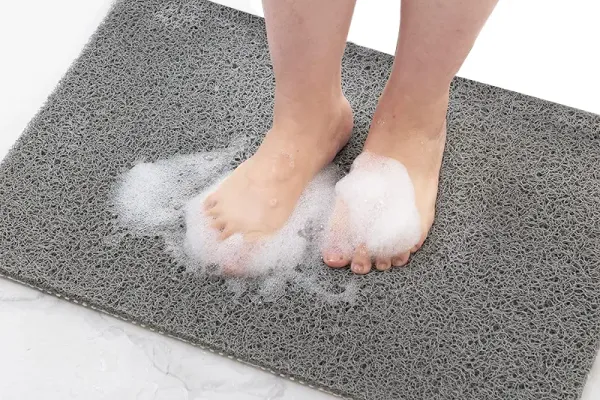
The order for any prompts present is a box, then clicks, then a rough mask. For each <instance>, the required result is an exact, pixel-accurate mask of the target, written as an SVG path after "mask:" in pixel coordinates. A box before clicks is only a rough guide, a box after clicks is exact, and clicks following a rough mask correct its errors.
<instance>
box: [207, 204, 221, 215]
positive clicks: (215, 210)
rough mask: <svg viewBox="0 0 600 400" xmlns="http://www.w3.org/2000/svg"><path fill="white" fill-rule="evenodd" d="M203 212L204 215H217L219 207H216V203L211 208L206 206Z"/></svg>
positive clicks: (219, 212)
mask: <svg viewBox="0 0 600 400" xmlns="http://www.w3.org/2000/svg"><path fill="white" fill-rule="evenodd" d="M204 213H205V214H206V215H208V216H209V217H213V218H214V217H218V216H219V214H221V210H220V208H219V207H217V206H216V205H215V206H213V207H211V208H207V209H205V210H204Z"/></svg>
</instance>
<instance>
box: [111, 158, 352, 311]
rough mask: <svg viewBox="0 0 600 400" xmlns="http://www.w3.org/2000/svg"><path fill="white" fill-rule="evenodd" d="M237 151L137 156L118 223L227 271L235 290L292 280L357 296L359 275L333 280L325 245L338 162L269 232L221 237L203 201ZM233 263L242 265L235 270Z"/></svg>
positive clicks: (331, 296) (187, 261) (334, 297)
mask: <svg viewBox="0 0 600 400" xmlns="http://www.w3.org/2000/svg"><path fill="white" fill-rule="evenodd" d="M235 153H236V151H235V150H225V151H220V152H208V153H198V154H190V155H180V156H175V157H173V158H170V159H166V160H159V161H156V162H140V163H138V164H137V165H135V166H134V167H133V168H132V169H131V170H129V171H128V172H126V173H125V174H123V176H122V177H121V178H120V179H119V181H118V183H117V185H116V186H115V189H114V191H113V196H112V201H111V206H112V208H113V210H114V212H115V214H116V215H117V219H116V223H117V226H118V227H120V228H124V229H125V230H126V231H127V232H133V233H134V234H136V235H140V236H146V237H156V236H158V237H161V238H162V239H163V240H164V241H165V244H166V247H165V248H166V250H167V251H168V252H169V253H170V254H171V256H172V257H173V259H174V260H175V261H176V262H177V263H178V264H180V265H183V266H184V267H185V268H186V270H187V271H188V272H193V273H200V274H205V275H206V274H216V275H222V276H223V277H224V278H225V279H226V282H227V286H228V287H229V288H230V290H232V292H234V293H235V294H236V295H239V294H241V293H244V292H245V291H247V290H250V288H256V292H257V295H259V296H261V297H262V298H263V299H267V300H268V299H275V298H277V297H278V296H281V295H282V294H283V292H284V290H285V288H286V287H287V286H289V285H288V284H292V286H293V287H295V288H301V289H302V290H306V291H309V292H311V293H313V294H315V295H318V296H319V297H321V298H323V299H325V300H326V301H330V302H336V301H346V302H351V301H352V300H353V299H354V297H355V296H356V284H355V282H354V278H350V279H349V280H348V281H347V282H346V283H344V284H342V285H341V287H340V285H339V284H335V283H333V281H328V278H327V272H328V271H327V269H326V268H325V267H324V266H323V264H322V262H321V259H320V251H319V247H320V246H319V243H320V242H321V241H322V236H323V234H324V223H325V222H326V221H327V219H328V217H329V215H330V214H331V210H332V204H333V199H334V195H335V193H334V187H335V182H336V181H337V179H338V178H339V176H340V174H339V170H338V169H337V168H336V167H334V166H329V167H327V168H325V169H324V170H323V171H322V172H321V173H319V174H318V175H317V176H316V177H315V178H314V179H313V180H312V182H310V184H309V185H308V187H307V188H306V189H305V190H304V192H303V193H302V195H301V197H300V199H299V201H298V204H297V206H296V208H295V210H294V211H293V213H292V215H291V216H290V218H289V220H288V222H287V223H286V225H285V226H284V227H282V228H281V229H280V230H279V231H278V232H276V233H275V234H273V235H272V236H270V237H268V238H267V239H265V240H262V241H259V242H257V243H254V244H248V243H245V242H244V240H243V238H242V237H241V235H240V234H234V235H232V236H231V237H230V238H228V239H226V240H224V241H219V240H217V232H216V231H215V230H214V229H213V228H210V227H209V226H208V224H209V219H208V218H207V217H206V215H205V214H204V212H203V206H202V203H203V200H204V198H206V196H207V195H208V194H210V193H211V192H213V191H214V190H215V188H216V187H217V186H218V184H219V183H220V182H221V181H222V180H223V179H226V176H227V175H228V174H229V173H230V172H231V170H232V169H233V168H234V165H233V163H232V162H231V160H232V159H233V158H234V155H235ZM117 239H118V238H117ZM232 266H233V267H235V266H239V267H240V268H239V269H238V270H237V271H232V268H231V267H232ZM232 273H233V274H235V275H238V276H232ZM239 275H244V277H243V278H241V277H240V276H239Z"/></svg>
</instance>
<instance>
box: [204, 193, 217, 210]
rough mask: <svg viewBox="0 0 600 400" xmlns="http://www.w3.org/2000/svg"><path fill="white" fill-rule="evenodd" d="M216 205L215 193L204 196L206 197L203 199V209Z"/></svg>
mask: <svg viewBox="0 0 600 400" xmlns="http://www.w3.org/2000/svg"><path fill="white" fill-rule="evenodd" d="M216 205H217V194H216V193H211V194H209V195H208V196H207V197H206V199H204V209H205V210H206V211H208V210H210V209H211V208H213V207H214V206H216Z"/></svg>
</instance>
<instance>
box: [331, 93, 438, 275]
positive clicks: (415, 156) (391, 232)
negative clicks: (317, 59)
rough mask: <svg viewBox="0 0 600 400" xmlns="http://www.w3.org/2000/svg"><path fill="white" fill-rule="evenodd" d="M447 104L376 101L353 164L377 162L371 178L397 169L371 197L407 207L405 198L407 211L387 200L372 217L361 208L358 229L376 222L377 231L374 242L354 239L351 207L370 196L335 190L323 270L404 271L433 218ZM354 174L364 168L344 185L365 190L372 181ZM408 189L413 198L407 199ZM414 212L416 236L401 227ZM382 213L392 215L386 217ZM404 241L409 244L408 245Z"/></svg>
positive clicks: (408, 221) (358, 271) (357, 236)
mask: <svg viewBox="0 0 600 400" xmlns="http://www.w3.org/2000/svg"><path fill="white" fill-rule="evenodd" d="M447 102H448V100H447V96H446V97H442V98H440V100H439V101H434V102H431V103H430V104H428V105H425V106H424V105H423V104H419V105H416V104H410V102H408V104H402V102H398V101H395V102H394V101H390V100H387V99H386V98H385V95H384V96H383V97H382V100H381V101H380V105H379V107H378V109H377V112H376V113H375V116H374V118H373V123H372V125H371V129H370V132H369V136H368V138H367V141H366V143H365V147H364V152H363V155H361V156H360V157H359V158H362V157H363V156H364V155H366V154H368V155H369V157H371V158H373V157H374V156H375V157H379V160H380V164H381V165H382V166H381V167H380V168H383V171H382V172H381V173H380V172H377V176H380V175H382V174H383V173H385V171H389V170H390V165H392V168H399V170H398V171H399V172H394V173H393V174H395V175H394V176H396V177H397V178H393V177H390V174H389V173H388V176H387V177H382V178H381V179H382V183H381V184H380V185H379V186H380V187H379V189H377V190H379V192H378V193H381V194H377V196H387V197H388V198H391V199H394V198H399V197H402V200H399V201H404V202H407V201H408V200H407V199H408V198H412V201H413V202H414V205H413V206H412V207H411V205H410V204H408V203H405V204H402V205H395V206H394V204H392V205H389V204H388V205H387V206H386V203H385V201H387V200H388V199H382V200H380V202H381V204H382V206H381V207H379V208H377V207H375V208H373V207H371V210H376V211H368V210H367V208H365V207H363V208H362V211H356V212H355V214H356V213H359V214H360V213H363V215H360V218H359V220H360V219H362V221H363V222H362V223H364V224H369V225H373V222H371V221H375V220H378V219H380V220H382V223H383V224H384V226H383V228H382V229H383V230H381V229H380V230H379V231H378V233H376V234H378V235H380V237H379V238H377V240H375V241H373V240H370V238H369V236H373V233H371V234H370V235H368V236H367V237H362V238H361V235H360V234H359V235H357V234H356V231H357V230H360V229H361V227H360V226H357V225H356V224H357V223H361V222H360V221H357V220H356V218H354V217H352V216H351V215H352V210H351V208H352V207H351V206H352V205H353V204H359V203H360V202H363V204H367V203H368V202H369V201H370V200H369V199H367V198H365V196H366V197H368V195H366V194H364V193H365V192H371V193H373V190H371V189H369V190H363V191H362V192H361V191H356V192H355V196H354V197H348V194H347V193H346V192H347V191H346V190H345V189H344V188H343V187H336V192H337V193H338V194H337V199H336V207H335V210H334V213H333V215H332V218H331V220H330V223H329V227H328V234H329V235H328V237H329V239H327V241H326V243H325V246H324V249H323V259H324V261H325V263H326V264H327V265H329V266H330V267H334V268H340V267H345V266H347V265H350V268H351V270H352V271H353V272H354V273H357V274H366V273H368V272H369V271H371V270H372V268H373V267H375V268H376V269H377V270H380V271H385V270H388V269H390V268H391V267H393V266H396V267H400V266H404V265H406V264H407V263H408V260H409V257H410V255H411V253H413V252H415V251H417V250H418V249H419V248H420V247H421V245H422V244H423V242H424V241H425V239H426V237H427V234H428V232H429V229H430V228H431V225H432V224H433V220H434V216H435V203H436V197H437V189H438V180H439V172H440V167H441V162H442V155H443V151H444V145H445V139H446V110H447V105H448V104H447ZM386 160H387V161H386ZM394 160H395V161H397V162H399V163H401V165H402V166H403V167H404V168H405V171H406V172H407V173H408V178H406V181H407V182H408V183H405V182H404V180H403V178H402V176H403V172H402V171H400V170H401V169H402V168H401V167H399V166H398V165H400V164H397V163H395V161H394ZM357 161H358V159H357ZM390 162H391V163H392V164H390ZM363 163H364V162H363ZM371 169H373V167H371ZM374 172H376V171H371V173H374ZM359 173H362V174H365V173H366V172H365V168H364V167H362V166H361V165H359V166H357V165H356V162H355V165H354V166H353V169H352V170H351V172H350V173H349V175H348V176H347V178H348V179H350V180H352V179H353V180H354V182H355V186H356V185H357V183H356V182H358V184H360V182H363V181H364V182H365V185H368V182H369V181H371V182H372V181H373V176H372V177H371V178H369V179H367V178H364V179H363V178H357V177H356V176H353V174H354V175H357V174H359ZM404 175H406V174H404ZM345 179H346V178H345ZM360 179H363V181H361V180H360ZM411 183H412V185H411ZM340 185H344V183H343V180H342V181H340V182H339V183H338V186H340ZM382 185H387V186H390V187H394V190H397V192H395V193H394V192H393V191H390V190H388V189H389V188H388V189H385V188H381V186H382ZM402 185H406V186H404V187H405V188H406V189H402V187H398V186H402ZM365 189H366V188H365ZM411 189H413V190H412V192H413V193H414V194H412V193H410V192H411ZM344 193H346V194H344ZM344 196H345V197H344ZM406 196H408V197H406ZM371 197H372V195H371ZM347 203H351V204H347ZM386 207H387V208H386ZM390 207H391V208H390ZM394 207H395V208H394ZM399 207H403V208H402V210H405V211H404V212H402V210H401V209H399ZM355 208H356V207H355ZM415 208H416V212H418V219H417V221H420V223H418V225H420V226H419V227H417V229H418V234H417V235H416V236H415V235H414V234H412V233H411V232H410V231H411V229H412V228H411V227H409V226H407V225H410V224H411V221H412V220H411V219H410V215H408V214H410V213H411V210H415ZM388 209H390V210H392V211H387V210H388ZM365 212H367V213H368V212H371V213H373V214H381V215H372V216H371V217H370V218H369V216H368V215H364V213H365ZM386 213H392V214H393V213H395V214H396V215H395V216H394V215H386ZM415 215H417V214H415ZM353 218H354V220H353ZM398 218H400V220H401V221H400V222H398ZM390 224H392V225H393V226H392V228H390ZM394 224H396V225H395V227H396V228H395V229H393V227H394ZM402 225H404V226H402ZM409 238H412V239H410V240H409ZM378 240H379V241H384V242H385V241H386V240H387V241H388V242H389V241H390V240H392V241H396V244H394V243H392V244H391V245H390V243H387V244H386V246H383V247H382V246H378V245H377V243H378V242H377V241H378ZM411 240H412V242H411ZM391 249H393V250H391Z"/></svg>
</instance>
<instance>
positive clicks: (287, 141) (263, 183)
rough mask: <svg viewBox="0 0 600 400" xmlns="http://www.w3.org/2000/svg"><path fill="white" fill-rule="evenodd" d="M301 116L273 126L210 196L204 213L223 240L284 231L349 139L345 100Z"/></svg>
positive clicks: (349, 117)
mask: <svg viewBox="0 0 600 400" xmlns="http://www.w3.org/2000/svg"><path fill="white" fill-rule="evenodd" d="M296 115H297V118H295V119H293V120H283V121H282V120H281V119H280V120H279V121H277V122H276V123H274V125H273V128H272V129H271V130H270V131H269V132H267V134H266V136H265V138H264V140H263V142H262V144H261V146H260V147H259V149H258V150H257V151H256V153H255V154H254V155H253V156H252V157H251V158H249V159H248V160H246V161H245V162H244V163H242V164H241V165H240V166H239V167H238V168H236V170H235V171H234V172H233V173H232V174H231V175H230V176H229V177H228V178H227V179H226V180H225V181H224V182H223V183H222V184H221V185H220V186H219V187H218V188H217V190H216V191H215V192H214V193H212V194H211V195H209V196H208V197H207V199H206V201H205V203H204V208H205V212H206V214H207V215H209V216H210V217H212V218H213V223H212V227H213V228H215V229H217V230H219V231H220V232H221V234H220V238H221V239H222V240H224V239H226V238H228V237H229V236H231V235H233V234H235V233H239V234H242V235H243V237H244V239H245V240H246V241H248V242H253V241H256V240H259V239H261V238H264V237H266V236H269V235H270V234H272V233H274V232H276V231H277V230H279V229H280V228H281V227H282V226H283V225H284V224H285V223H286V221H287V219H288V217H289V216H290V215H291V213H292V211H293V210H294V208H295V206H296V202H297V201H298V199H299V197H300V195H301V194H302V192H303V190H304V188H305V187H306V186H307V184H308V183H309V182H310V181H311V180H312V178H313V177H314V176H315V175H316V174H317V173H318V172H319V171H320V170H321V169H322V168H323V167H324V166H325V165H327V164H329V163H330V162H331V160H333V158H334V157H335V155H336V154H337V152H338V151H339V150H340V149H341V148H342V147H343V146H344V145H345V144H346V143H347V142H348V139H349V138H350V133H351V131H352V124H353V118H352V110H351V108H350V104H349V103H348V101H347V100H346V99H345V98H344V97H343V96H342V97H341V98H340V99H339V101H336V102H334V103H333V104H332V105H331V107H328V108H327V109H325V108H322V109H321V110H319V112H317V113H315V112H312V113H306V115H302V116H301V117H300V116H298V114H296Z"/></svg>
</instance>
